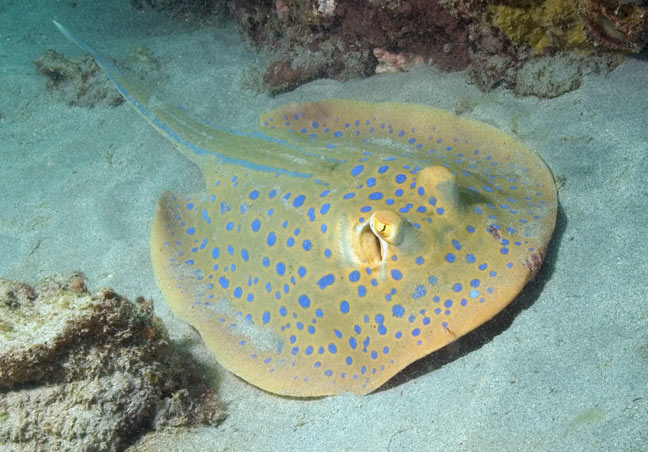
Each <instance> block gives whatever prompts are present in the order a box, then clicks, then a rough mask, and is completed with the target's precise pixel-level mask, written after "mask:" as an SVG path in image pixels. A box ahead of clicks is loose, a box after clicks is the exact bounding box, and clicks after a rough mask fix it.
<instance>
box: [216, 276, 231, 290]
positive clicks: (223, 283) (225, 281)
mask: <svg viewBox="0 0 648 452" xmlns="http://www.w3.org/2000/svg"><path fill="white" fill-rule="evenodd" d="M218 283H219V284H220V285H221V287H222V288H223V289H227V286H229V280H228V279H227V278H226V277H224V276H221V277H220V278H218Z"/></svg>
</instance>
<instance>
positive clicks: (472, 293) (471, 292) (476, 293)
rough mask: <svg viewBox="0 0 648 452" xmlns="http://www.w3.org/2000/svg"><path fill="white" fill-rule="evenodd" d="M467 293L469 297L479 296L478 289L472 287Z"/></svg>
mask: <svg viewBox="0 0 648 452" xmlns="http://www.w3.org/2000/svg"><path fill="white" fill-rule="evenodd" d="M468 295H470V298H477V297H478V296H479V291H477V290H475V289H473V290H471V291H470V292H468Z"/></svg>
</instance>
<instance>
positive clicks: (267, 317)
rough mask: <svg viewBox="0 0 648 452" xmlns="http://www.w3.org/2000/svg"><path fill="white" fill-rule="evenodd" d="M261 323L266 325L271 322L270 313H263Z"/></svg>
mask: <svg viewBox="0 0 648 452" xmlns="http://www.w3.org/2000/svg"><path fill="white" fill-rule="evenodd" d="M261 321H262V322H263V324H264V325H265V324H266V323H268V322H269V321H270V312H268V311H265V312H264V313H263V317H261Z"/></svg>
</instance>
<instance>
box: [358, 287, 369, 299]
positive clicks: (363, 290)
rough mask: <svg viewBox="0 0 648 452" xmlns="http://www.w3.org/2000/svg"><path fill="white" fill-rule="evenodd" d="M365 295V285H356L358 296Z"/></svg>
mask: <svg viewBox="0 0 648 452" xmlns="http://www.w3.org/2000/svg"><path fill="white" fill-rule="evenodd" d="M365 295H367V289H366V288H365V286H358V296H359V297H364V296H365Z"/></svg>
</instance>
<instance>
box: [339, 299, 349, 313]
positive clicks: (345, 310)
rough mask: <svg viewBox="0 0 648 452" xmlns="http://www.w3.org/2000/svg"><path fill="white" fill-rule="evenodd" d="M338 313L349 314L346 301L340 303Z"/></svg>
mask: <svg viewBox="0 0 648 452" xmlns="http://www.w3.org/2000/svg"><path fill="white" fill-rule="evenodd" d="M340 312H341V313H342V314H347V313H348V312H349V302H348V301H346V300H342V301H341V302H340Z"/></svg>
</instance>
